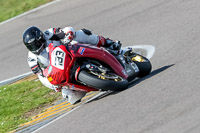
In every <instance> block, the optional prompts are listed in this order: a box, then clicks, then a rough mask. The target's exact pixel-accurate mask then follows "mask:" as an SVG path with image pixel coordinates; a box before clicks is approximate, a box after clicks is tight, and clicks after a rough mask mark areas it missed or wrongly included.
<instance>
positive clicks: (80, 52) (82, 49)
mask: <svg viewBox="0 0 200 133" xmlns="http://www.w3.org/2000/svg"><path fill="white" fill-rule="evenodd" d="M84 51H85V48H83V47H80V48H79V50H78V53H79V54H81V55H83V53H84Z"/></svg>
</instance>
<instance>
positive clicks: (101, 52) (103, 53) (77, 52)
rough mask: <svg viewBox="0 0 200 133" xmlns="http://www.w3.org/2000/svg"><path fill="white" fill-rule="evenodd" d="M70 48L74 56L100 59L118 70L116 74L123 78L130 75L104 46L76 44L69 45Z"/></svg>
mask: <svg viewBox="0 0 200 133" xmlns="http://www.w3.org/2000/svg"><path fill="white" fill-rule="evenodd" d="M69 49H71V53H73V56H75V57H76V58H83V57H86V58H94V59H98V60H100V61H103V62H105V63H106V64H108V65H109V66H110V67H111V68H112V69H113V70H114V71H115V72H116V74H118V75H119V76H121V77H122V78H125V79H127V77H128V75H127V73H126V71H125V70H124V68H123V67H122V65H121V64H120V63H119V62H118V60H117V59H116V58H115V57H114V56H113V55H112V54H110V53H109V52H108V51H107V50H105V48H103V47H100V48H99V47H96V46H93V45H89V44H75V45H73V46H71V47H69Z"/></svg>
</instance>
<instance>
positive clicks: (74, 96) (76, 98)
mask: <svg viewBox="0 0 200 133" xmlns="http://www.w3.org/2000/svg"><path fill="white" fill-rule="evenodd" d="M86 93H87V92H84V91H76V90H71V89H68V88H64V87H63V88H62V96H63V98H66V99H67V101H68V102H69V103H71V104H76V103H78V102H80V101H81V99H82V98H83V97H84V96H85V95H86Z"/></svg>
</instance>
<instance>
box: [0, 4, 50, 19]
mask: <svg viewBox="0 0 200 133" xmlns="http://www.w3.org/2000/svg"><path fill="white" fill-rule="evenodd" d="M50 1H53V0H0V5H1V6H0V22H2V21H4V20H7V19H9V18H12V17H14V16H17V15H19V14H21V13H24V12H26V11H28V10H31V9H33V8H36V7H38V6H40V5H42V4H45V3H47V2H50Z"/></svg>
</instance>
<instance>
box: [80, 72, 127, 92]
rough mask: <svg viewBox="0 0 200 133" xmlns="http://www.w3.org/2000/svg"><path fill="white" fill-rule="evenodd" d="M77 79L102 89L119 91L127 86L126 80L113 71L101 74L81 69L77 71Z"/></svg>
mask: <svg viewBox="0 0 200 133" xmlns="http://www.w3.org/2000/svg"><path fill="white" fill-rule="evenodd" d="M78 79H79V80H80V81H81V82H83V83H85V84H86V85H88V86H91V87H94V88H97V89H100V90H104V91H107V90H112V91H120V90H124V89H126V88H127V87H128V81H127V80H126V79H123V78H121V77H120V76H118V75H116V74H114V73H110V74H107V73H105V74H102V73H96V72H91V71H87V70H81V71H80V72H79V75H78Z"/></svg>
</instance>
